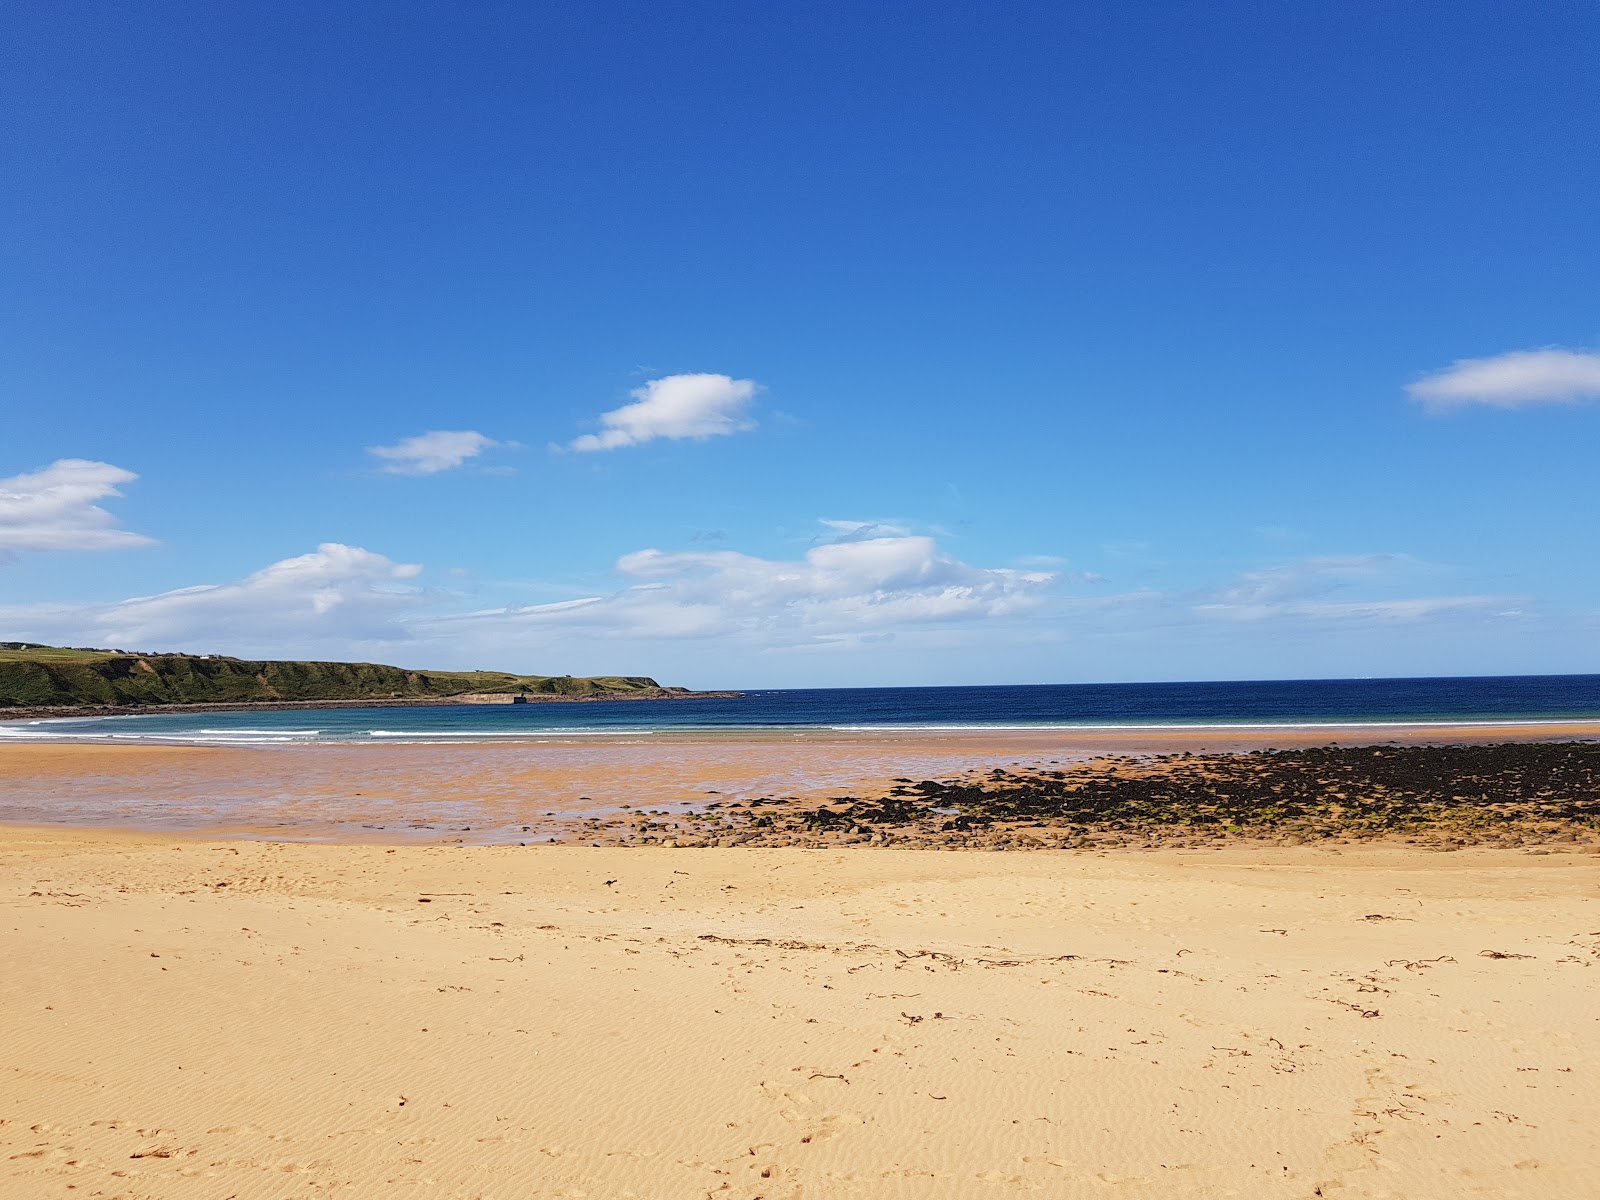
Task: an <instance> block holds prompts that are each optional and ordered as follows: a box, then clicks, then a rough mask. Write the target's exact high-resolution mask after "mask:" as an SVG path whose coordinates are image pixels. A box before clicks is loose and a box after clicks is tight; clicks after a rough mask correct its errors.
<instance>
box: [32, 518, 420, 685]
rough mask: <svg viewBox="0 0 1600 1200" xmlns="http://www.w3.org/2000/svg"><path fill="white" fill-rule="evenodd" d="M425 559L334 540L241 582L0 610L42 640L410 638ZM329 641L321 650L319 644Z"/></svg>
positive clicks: (232, 642)
mask: <svg viewBox="0 0 1600 1200" xmlns="http://www.w3.org/2000/svg"><path fill="white" fill-rule="evenodd" d="M421 569H422V568H421V567H419V566H416V565H413V564H408V563H396V562H391V561H390V560H389V559H387V558H385V557H384V556H383V555H381V554H374V553H372V552H371V551H369V550H362V549H360V548H359V547H355V546H343V545H340V544H338V543H337V542H325V543H324V544H322V545H321V546H319V547H317V549H316V551H315V552H314V553H311V554H302V555H300V556H299V557H297V558H287V559H284V560H283V561H281V562H276V563H273V564H272V565H271V566H268V567H265V568H263V569H262V570H259V571H257V572H255V573H254V574H253V575H250V576H247V577H246V578H244V579H241V580H238V581H237V582H234V583H224V584H202V585H200V586H197V587H185V588H178V589H176V590H175V591H170V592H162V593H160V594H159V595H155V596H138V597H134V598H133V599H129V600H122V601H118V602H116V603H114V604H108V605H103V606H84V607H79V608H64V607H61V606H53V607H49V608H47V607H44V606H36V607H31V608H28V609H0V617H3V618H5V619H6V622H7V624H8V625H9V626H13V627H16V628H19V629H23V630H25V631H26V632H25V633H23V634H22V635H21V636H26V637H29V638H32V639H36V640H40V641H50V640H57V639H61V640H67V641H71V642H73V643H76V644H90V645H113V646H128V647H133V648H136V649H148V650H156V649H186V650H195V651H202V650H205V651H214V652H227V653H233V654H243V655H262V656H266V657H275V658H293V657H303V656H306V655H308V654H312V653H317V652H321V653H326V654H328V655H330V656H332V657H344V656H346V655H347V654H348V653H349V652H350V648H351V647H352V646H353V645H359V644H363V643H384V642H394V641H406V640H409V638H410V636H411V635H410V633H409V632H408V630H407V629H406V628H405V626H404V624H403V618H404V617H406V616H407V615H408V614H410V613H412V612H413V611H415V610H416V609H417V608H418V607H419V606H420V605H421V604H423V603H425V602H426V598H425V597H424V595H423V593H422V592H421V590H420V589H419V588H416V587H415V586H408V585H406V584H404V582H403V581H405V580H409V579H413V578H415V577H416V575H417V574H418V573H419V572H420V571H421ZM319 647H320V651H319V649H318V648H319Z"/></svg>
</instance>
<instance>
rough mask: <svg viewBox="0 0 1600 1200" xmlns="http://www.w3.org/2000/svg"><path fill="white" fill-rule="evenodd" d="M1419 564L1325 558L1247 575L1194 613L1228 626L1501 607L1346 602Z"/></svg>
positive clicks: (1493, 601)
mask: <svg viewBox="0 0 1600 1200" xmlns="http://www.w3.org/2000/svg"><path fill="white" fill-rule="evenodd" d="M1419 565H1420V564H1418V563H1417V562H1416V560H1415V559H1413V558H1411V557H1409V556H1408V555H1404V554H1347V555H1325V556H1321V557H1315V558H1306V559H1301V560H1299V561H1298V562H1292V563H1285V564H1282V565H1279V566H1275V567H1266V568H1263V569H1261V570H1256V571H1246V572H1245V573H1244V574H1242V575H1240V576H1239V577H1238V578H1237V579H1236V580H1235V581H1234V582H1232V583H1231V584H1228V585H1225V586H1223V587H1220V588H1215V589H1213V590H1212V591H1210V592H1209V593H1206V594H1204V595H1202V596H1201V597H1200V598H1199V599H1198V601H1197V602H1196V603H1195V604H1194V610H1193V611H1194V612H1195V614H1196V615H1197V616H1200V617H1203V618H1214V619H1222V620H1232V621H1265V620H1283V619H1296V618H1299V619H1304V620H1311V621H1367V622H1399V621H1419V620H1422V619H1424V618H1426V617H1431V616H1436V615H1438V614H1441V613H1446V612H1455V611H1461V610H1482V611H1488V610H1490V609H1493V608H1495V607H1504V605H1505V604H1506V602H1507V598H1506V597H1504V596H1480V595H1458V596H1395V595H1373V596H1363V597H1359V598H1347V593H1348V592H1349V590H1351V589H1354V588H1361V589H1363V590H1372V589H1376V590H1378V591H1386V592H1393V591H1396V590H1399V589H1400V588H1401V587H1402V586H1403V584H1404V578H1403V577H1404V576H1405V575H1406V574H1408V573H1410V572H1412V571H1413V570H1414V569H1415V568H1417V567H1418V566H1419Z"/></svg>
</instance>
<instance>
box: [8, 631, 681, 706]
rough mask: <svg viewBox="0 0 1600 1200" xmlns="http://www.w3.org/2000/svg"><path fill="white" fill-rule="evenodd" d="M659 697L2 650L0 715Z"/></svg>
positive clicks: (487, 680) (190, 659)
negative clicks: (467, 698) (143, 708)
mask: <svg viewBox="0 0 1600 1200" xmlns="http://www.w3.org/2000/svg"><path fill="white" fill-rule="evenodd" d="M661 690H662V689H661V688H660V687H659V685H658V684H657V683H656V681H655V680H653V679H649V678H646V677H644V676H636V675H630V676H622V675H612V676H586V677H576V678H575V677H572V676H551V675H511V674H507V673H505V672H500V671H407V670H404V669H402V668H400V667H390V666H384V665H382V664H379V663H345V662H300V661H270V660H262V661H253V660H248V659H238V658H222V657H215V656H200V655H190V654H127V653H122V652H115V651H88V650H61V649H57V648H55V647H46V646H30V647H23V648H16V649H0V713H3V712H4V711H5V710H6V709H8V708H10V709H19V708H66V707H79V706H81V707H91V706H126V705H168V704H241V703H260V702H274V701H276V702H284V701H291V702H292V701H318V700H426V699H430V698H437V699H441V700H444V699H454V698H456V697H461V696H466V695H469V694H470V695H474V696H477V697H482V698H484V699H480V700H479V701H478V702H479V703H485V702H487V703H509V702H512V701H511V700H510V699H509V698H510V697H513V696H528V697H530V698H532V697H557V696H567V697H574V698H579V697H585V696H602V695H629V694H634V693H639V692H659V691H661ZM499 697H506V698H507V699H504V700H502V699H499Z"/></svg>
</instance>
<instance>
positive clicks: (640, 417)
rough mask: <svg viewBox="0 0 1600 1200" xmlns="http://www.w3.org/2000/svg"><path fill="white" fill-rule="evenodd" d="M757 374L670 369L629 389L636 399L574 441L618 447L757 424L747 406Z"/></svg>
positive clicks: (581, 446) (578, 445) (582, 446)
mask: <svg viewBox="0 0 1600 1200" xmlns="http://www.w3.org/2000/svg"><path fill="white" fill-rule="evenodd" d="M757 386H758V385H757V384H756V382H755V381H754V380H753V379H732V378H729V377H728V376H727V375H667V376H665V377H663V378H661V379H652V380H651V381H650V382H649V383H647V384H645V385H644V386H643V387H640V388H635V389H634V390H633V391H632V392H630V393H629V395H631V396H632V397H633V398H634V403H632V404H625V405H623V406H622V407H621V408H616V409H612V410H611V411H610V412H608V413H601V414H600V424H601V425H603V426H604V427H605V428H603V429H602V430H601V431H600V432H599V433H586V434H584V435H583V436H582V437H580V438H577V439H575V440H574V441H573V442H572V443H571V447H572V449H574V450H583V451H587V450H615V449H617V448H618V447H619V446H637V445H639V444H641V443H643V442H648V441H653V440H654V439H656V438H708V437H721V436H724V435H726V434H730V433H742V432H744V431H745V430H748V429H754V428H755V426H756V423H755V422H754V421H753V420H751V419H750V417H749V415H748V414H747V411H746V410H747V409H748V407H749V404H750V399H751V397H752V396H754V395H755V394H756V389H757Z"/></svg>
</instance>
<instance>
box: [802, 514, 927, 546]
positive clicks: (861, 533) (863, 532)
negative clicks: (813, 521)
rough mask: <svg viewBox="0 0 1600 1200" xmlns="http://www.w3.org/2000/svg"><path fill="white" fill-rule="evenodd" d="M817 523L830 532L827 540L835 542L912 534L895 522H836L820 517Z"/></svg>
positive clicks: (862, 540) (861, 540) (860, 540)
mask: <svg viewBox="0 0 1600 1200" xmlns="http://www.w3.org/2000/svg"><path fill="white" fill-rule="evenodd" d="M817 523H818V524H819V525H821V526H822V527H823V528H824V529H826V530H828V531H829V535H831V536H828V538H827V540H830V541H835V542H864V541H869V540H871V539H873V538H884V537H905V536H906V535H907V534H909V533H910V532H911V530H909V529H907V528H906V527H905V526H904V525H899V524H896V523H895V522H893V521H836V520H830V519H829V518H827V517H819V518H817ZM817 540H818V541H821V540H823V539H821V538H818V539H817Z"/></svg>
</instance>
